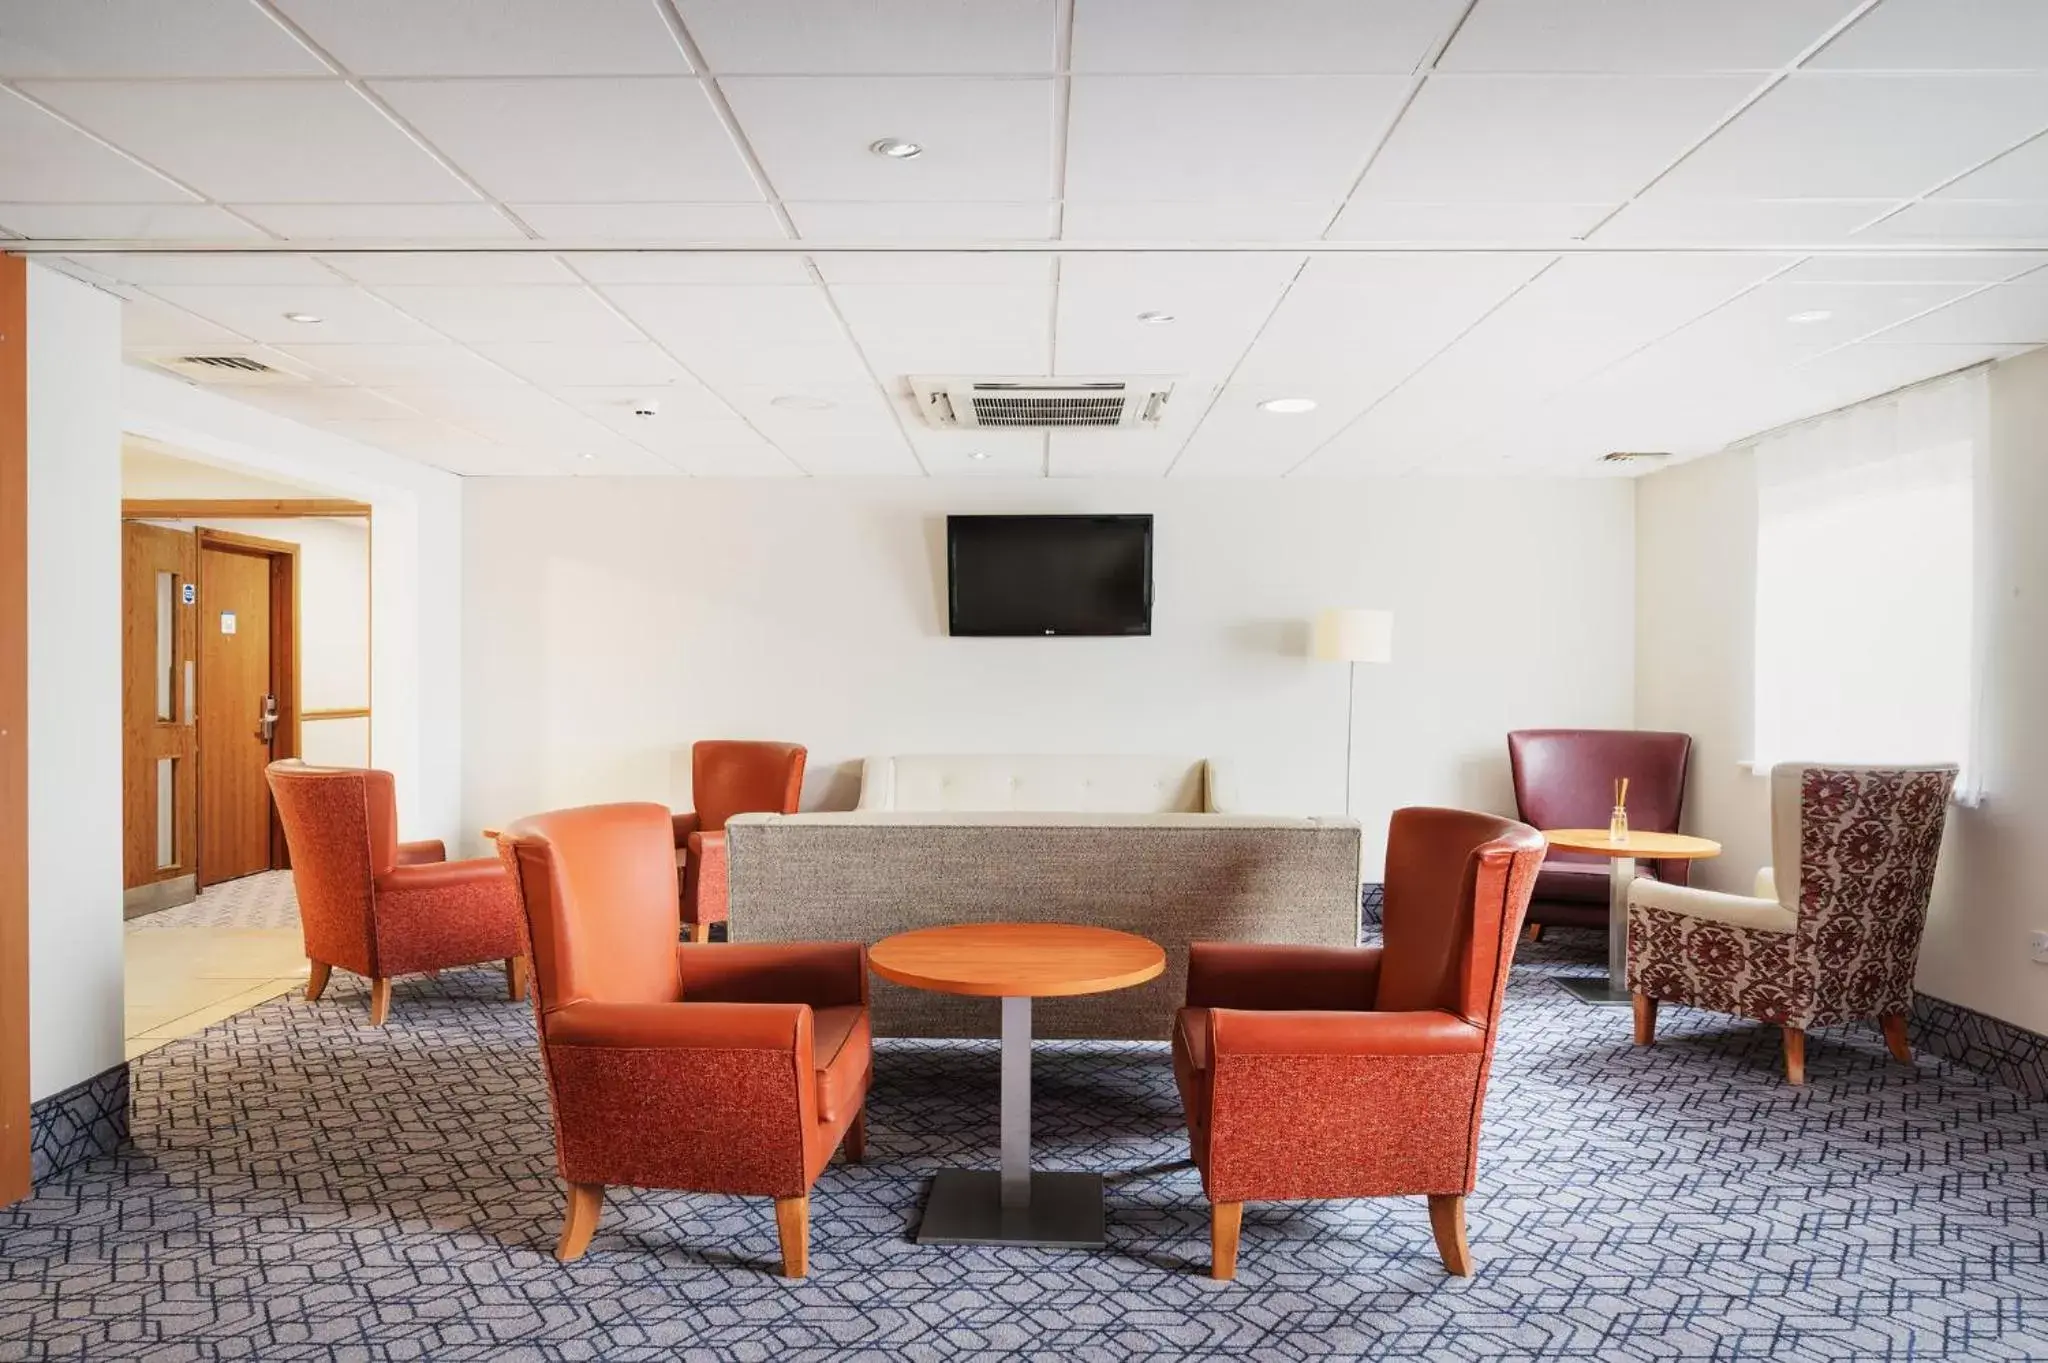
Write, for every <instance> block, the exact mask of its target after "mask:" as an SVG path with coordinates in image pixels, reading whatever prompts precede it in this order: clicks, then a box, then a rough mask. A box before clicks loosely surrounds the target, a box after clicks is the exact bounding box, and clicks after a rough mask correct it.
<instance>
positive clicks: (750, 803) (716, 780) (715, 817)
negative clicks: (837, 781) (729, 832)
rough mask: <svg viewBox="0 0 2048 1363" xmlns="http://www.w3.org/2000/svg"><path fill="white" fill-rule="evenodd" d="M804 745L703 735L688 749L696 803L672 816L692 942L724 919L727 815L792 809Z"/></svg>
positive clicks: (799, 792)
mask: <svg viewBox="0 0 2048 1363" xmlns="http://www.w3.org/2000/svg"><path fill="white" fill-rule="evenodd" d="M804 756H805V753H804V749H803V748H802V747H800V746H798V745H797V744H794V743H750V742H744V741H741V740H737V739H706V740H704V741H703V742H701V743H698V744H696V745H694V746H693V747H691V749H690V793H691V798H692V799H694V800H695V801H696V802H697V808H696V809H695V810H694V811H693V812H691V813H688V814H677V815H675V816H674V826H675V845H676V850H677V851H678V852H681V853H683V857H682V859H681V860H682V872H681V874H682V878H683V879H682V896H683V923H684V925H685V926H687V927H688V928H689V930H690V940H691V941H693V942H708V941H710V940H711V925H712V924H713V923H723V922H724V921H725V907H726V895H725V884H726V881H725V821H726V820H727V819H730V818H731V817H732V816H733V815H735V814H794V813H796V807H797V802H798V800H799V799H801V798H802V796H803V793H804Z"/></svg>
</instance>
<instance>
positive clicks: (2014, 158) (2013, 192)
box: [1934, 134, 2048, 200]
mask: <svg viewBox="0 0 2048 1363" xmlns="http://www.w3.org/2000/svg"><path fill="white" fill-rule="evenodd" d="M1934 197H1935V198H1937V199H2037V200H2038V199H2048V134H2043V135H2041V136H2038V137H2035V138H2034V139H2033V140H2031V141H2029V142H2027V143H2026V144H2025V145H2023V146H2019V147H2015V148H2013V149H2012V150H2011V151H2009V152H2007V153H2005V155H2003V156H2001V157H1999V158H1998V159H1997V160H1995V161H1992V162H1990V163H1989V164H1988V165H1985V166H1983V167H1981V168H1980V169H1977V170H1973V171H1971V172H1970V173H1969V174H1968V175H1965V176H1964V177H1963V178H1962V179H1960V180H1957V181H1956V182H1955V183H1954V184H1952V185H1947V186H1944V187H1943V188H1942V189H1940V190H1938V191H1936V193H1935V195H1934Z"/></svg>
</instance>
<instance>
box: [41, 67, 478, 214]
mask: <svg viewBox="0 0 2048 1363" xmlns="http://www.w3.org/2000/svg"><path fill="white" fill-rule="evenodd" d="M23 88H24V89H26V90H28V91H29V92H30V93H31V94H33V95H35V96H36V97H37V98H38V99H41V100H43V101H45V102H46V103H48V104H49V105H50V106H51V107H52V108H55V109H56V110H58V111H59V112H60V113H62V114H64V115H65V116H66V117H68V118H72V119H75V120H77V121H78V122H79V123H80V124H82V125H83V126H85V127H87V128H90V129H91V130H92V131H93V132H95V133H98V134H99V135H100V136H102V137H104V138H106V139H108V140H109V141H111V142H113V143H115V144H116V145H117V146H120V147H121V148H123V149H124V150H126V151H129V152H132V153H134V154H135V155H137V156H140V157H141V158H142V159H144V160H145V161H148V162H149V163H150V164H152V165H154V166H157V167H159V168H161V169H162V170H164V171H165V172H167V173H168V174H171V175H175V176H177V177H178V178H179V179H180V180H182V181H184V182H185V183H186V184H188V185H191V186H192V187H193V188H195V189H197V190H199V191H200V192H201V193H204V194H206V195H208V196H210V197H211V198H214V199H217V200H221V201H223V202H241V203H352V202H358V201H361V202H368V203H448V202H460V201H463V200H467V199H472V198H474V197H475V196H474V195H472V194H471V193H470V192H469V190H468V189H467V188H465V187H464V186H463V184H462V182H461V181H459V180H457V179H456V178H455V177H454V176H452V175H450V174H449V173H448V172H447V171H446V170H443V169H442V168H441V167H440V166H439V165H438V164H436V163H435V161H434V159H433V157H431V156H429V155H428V154H427V153H426V152H425V151H423V150H422V149H421V148H420V147H419V145H418V144H417V143H415V142H414V141H413V140H412V139H411V138H409V137H407V136H406V135H405V134H404V133H403V132H401V131H400V130H399V129H398V128H397V127H396V126H395V125H394V124H393V123H392V122H391V121H390V120H389V119H387V118H385V117H384V116H383V114H381V113H379V112H378V111H377V109H376V108H375V107H374V106H372V105H371V104H370V102H369V101H368V100H366V99H364V98H362V96H360V95H358V94H357V93H356V92H355V91H354V90H351V89H350V88H349V87H348V86H346V85H344V84H342V83H341V82H339V81H304V80H301V81H277V80H250V81H175V82H166V83H159V84H153V83H141V82H136V81H86V82H63V83H58V84H51V83H48V82H29V83H27V84H25V85H24V87H23Z"/></svg>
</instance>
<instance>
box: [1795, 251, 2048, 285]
mask: <svg viewBox="0 0 2048 1363" xmlns="http://www.w3.org/2000/svg"><path fill="white" fill-rule="evenodd" d="M2043 265H2048V251H2033V252H2026V251H1972V252H1969V253H1966V254H1955V253H1942V254H1912V253H1902V254H1899V255H1883V256H1877V255H1868V254H1862V253H1858V254H1855V255H1842V256H1814V257H1812V258H1811V259H1808V260H1803V261H1801V262H1799V264H1797V265H1795V266H1793V267H1792V268H1791V269H1790V270H1787V271H1786V272H1785V273H1784V274H1782V275H1780V276H1779V278H1780V279H1783V280H1785V281H1787V282H1806V281H1812V282H1815V283H1827V282H1830V281H1833V282H1840V283H1851V284H1855V283H1865V284H1918V283H1929V284H1992V283H1996V282H1997V281H1999V280H2001V279H2011V278H2012V277H2013V276H2014V275H2019V274H2025V273H2026V272H2027V271H2029V270H2033V269H2038V268H2039V267H2041V266H2043Z"/></svg>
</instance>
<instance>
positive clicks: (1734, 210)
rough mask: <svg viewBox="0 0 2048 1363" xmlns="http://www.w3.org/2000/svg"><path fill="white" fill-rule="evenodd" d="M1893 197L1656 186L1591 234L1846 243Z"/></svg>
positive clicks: (1596, 237) (1619, 238)
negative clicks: (1725, 193) (1714, 192)
mask: <svg viewBox="0 0 2048 1363" xmlns="http://www.w3.org/2000/svg"><path fill="white" fill-rule="evenodd" d="M1894 202H1895V200H1891V199H1697V198H1685V197H1682V196H1680V195H1678V194H1676V193H1671V192H1666V191H1665V189H1664V187H1663V186H1662V185H1659V186H1657V187H1655V188H1653V189H1652V190H1650V192H1649V193H1648V194H1646V195H1644V196H1643V197H1642V198H1640V199H1637V200H1636V201H1635V202H1634V203H1632V204H1629V205H1627V206H1625V207H1624V208H1623V209H1622V210H1621V211H1620V212H1619V213H1617V214H1615V215H1614V217H1613V218H1612V219H1610V220H1609V221H1608V222H1606V223H1604V224H1602V225H1601V227H1600V229H1599V230H1598V231H1597V232H1594V233H1593V234H1592V240H1593V241H1596V242H1601V243H1606V242H1713V243H1726V244H1729V245H1756V246H1774V245H1782V244H1785V243H1793V244H1801V245H1803V244H1807V243H1821V242H1836V241H1846V240H1848V239H1849V238H1850V237H1851V236H1852V235H1853V234H1854V233H1855V231H1856V229H1857V228H1859V227H1861V226H1862V225H1863V224H1864V223H1867V222H1869V221H1870V220H1871V219H1872V218H1875V217H1877V216H1878V215H1879V214H1880V213H1883V212H1884V211H1885V210H1886V209H1888V208H1890V207H1891V206H1892V204H1893V203H1894Z"/></svg>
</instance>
